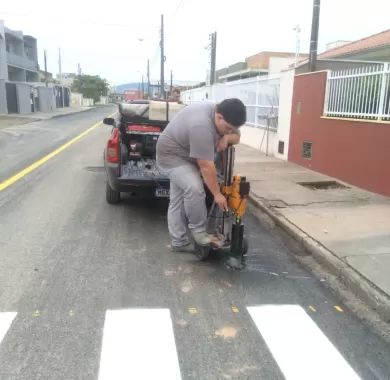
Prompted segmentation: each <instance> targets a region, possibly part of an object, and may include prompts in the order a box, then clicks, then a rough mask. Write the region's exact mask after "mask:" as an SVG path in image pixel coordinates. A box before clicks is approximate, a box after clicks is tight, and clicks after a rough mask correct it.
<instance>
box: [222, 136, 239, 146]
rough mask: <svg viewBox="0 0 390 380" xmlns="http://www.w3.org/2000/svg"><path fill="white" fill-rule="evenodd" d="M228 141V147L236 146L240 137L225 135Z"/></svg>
mask: <svg viewBox="0 0 390 380" xmlns="http://www.w3.org/2000/svg"><path fill="white" fill-rule="evenodd" d="M225 137H226V138H227V140H228V145H236V144H238V143H239V142H240V137H241V135H238V134H236V133H232V134H231V135H225Z"/></svg>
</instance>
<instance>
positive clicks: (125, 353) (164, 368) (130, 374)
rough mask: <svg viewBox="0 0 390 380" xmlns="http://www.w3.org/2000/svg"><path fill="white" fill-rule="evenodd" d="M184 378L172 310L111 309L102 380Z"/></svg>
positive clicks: (105, 329) (105, 332)
mask: <svg viewBox="0 0 390 380" xmlns="http://www.w3.org/2000/svg"><path fill="white" fill-rule="evenodd" d="M113 379H115V380H121V379H181V374H180V367H179V361H178V358H177V352H176V344H175V337H174V335H173V328H172V320H171V314H170V311H169V309H126V310H108V311H107V312H106V319H105V323H104V332H103V343H102V354H101V360H100V370H99V380H113Z"/></svg>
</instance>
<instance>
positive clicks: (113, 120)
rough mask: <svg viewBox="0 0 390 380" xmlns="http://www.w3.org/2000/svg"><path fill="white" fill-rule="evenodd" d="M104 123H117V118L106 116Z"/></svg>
mask: <svg viewBox="0 0 390 380" xmlns="http://www.w3.org/2000/svg"><path fill="white" fill-rule="evenodd" d="M103 124H107V125H115V119H114V118H112V117H106V118H105V119H104V120H103Z"/></svg>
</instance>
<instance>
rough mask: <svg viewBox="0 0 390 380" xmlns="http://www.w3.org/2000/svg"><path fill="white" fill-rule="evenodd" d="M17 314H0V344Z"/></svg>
mask: <svg viewBox="0 0 390 380" xmlns="http://www.w3.org/2000/svg"><path fill="white" fill-rule="evenodd" d="M16 314H17V313H14V312H4V313H0V343H1V342H2V340H3V339H4V337H5V334H7V331H8V329H9V328H10V326H11V324H12V321H13V320H14V319H15V317H16Z"/></svg>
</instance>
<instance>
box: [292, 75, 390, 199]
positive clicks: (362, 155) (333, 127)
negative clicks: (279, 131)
mask: <svg viewBox="0 0 390 380" xmlns="http://www.w3.org/2000/svg"><path fill="white" fill-rule="evenodd" d="M326 75H327V74H326V72H317V73H313V74H305V75H297V76H296V77H295V81H294V93H293V101H292V112H291V129H290V145H289V154H288V160H289V161H292V162H295V163H297V164H299V165H301V166H305V167H307V168H310V169H312V170H315V171H317V172H321V173H324V174H327V175H329V176H332V177H336V178H339V179H341V180H343V181H345V182H348V183H350V184H352V185H355V186H359V187H361V188H363V189H367V190H370V191H373V192H376V193H380V194H383V195H387V196H390V123H375V122H366V121H356V120H348V119H344V120H341V119H338V120H335V119H326V118H321V116H322V114H323V107H324V97H325V87H326ZM303 141H310V142H312V158H311V159H305V158H302V142H303Z"/></svg>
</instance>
